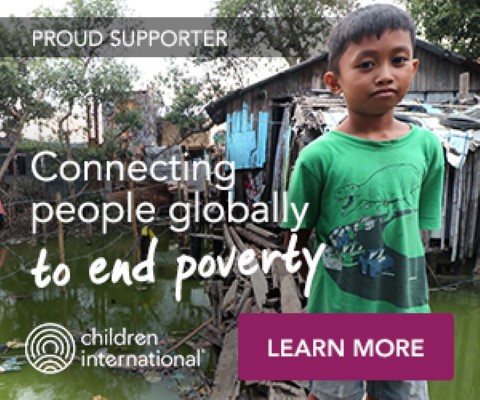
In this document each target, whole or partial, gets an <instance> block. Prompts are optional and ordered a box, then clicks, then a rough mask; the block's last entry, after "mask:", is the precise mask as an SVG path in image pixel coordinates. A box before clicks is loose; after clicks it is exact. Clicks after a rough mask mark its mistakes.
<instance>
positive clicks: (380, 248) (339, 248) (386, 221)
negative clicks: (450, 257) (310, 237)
mask: <svg viewBox="0 0 480 400" xmlns="http://www.w3.org/2000/svg"><path fill="white" fill-rule="evenodd" d="M421 176H422V174H421V171H420V170H419V169H418V168H417V167H415V166H414V165H412V164H406V163H397V164H392V165H388V166H385V167H382V168H380V169H378V170H376V171H374V172H373V173H372V174H370V175H369V176H368V177H367V179H365V180H364V181H363V182H361V183H354V182H353V181H347V182H342V183H341V185H340V187H339V188H338V189H336V190H335V192H334V199H335V201H336V202H337V203H338V204H339V213H340V215H342V216H343V217H347V218H348V217H351V218H352V219H353V222H352V223H349V224H345V225H342V226H339V227H337V228H335V229H334V230H332V231H331V232H330V233H329V236H328V238H329V245H328V247H327V249H326V250H325V252H324V254H323V258H322V259H323V265H324V266H325V268H326V271H327V272H328V274H329V275H330V276H331V278H332V279H333V280H334V281H335V282H336V283H337V285H338V286H339V287H340V288H342V290H344V291H347V292H350V293H352V294H356V295H359V296H361V297H364V298H370V297H371V298H376V299H378V300H385V301H390V302H393V303H395V304H396V305H397V306H400V307H410V306H412V304H406V302H407V300H406V299H407V298H408V296H406V295H405V293H402V292H403V291H405V288H401V287H399V285H397V284H396V282H397V279H395V278H398V279H401V281H408V282H410V284H411V286H412V287H411V289H413V290H415V287H416V286H417V285H419V287H420V286H422V285H423V284H424V282H423V276H424V274H422V273H421V272H422V269H423V268H424V260H423V256H422V257H420V256H418V257H409V256H408V255H407V254H404V253H403V251H402V248H401V246H400V248H394V247H395V246H394V245H392V244H394V243H397V242H399V241H401V242H405V243H407V244H406V246H407V247H408V246H410V247H415V244H412V245H410V243H413V241H414V240H415V239H414V238H417V236H416V235H413V234H412V235H408V234H405V235H404V236H403V237H402V238H398V237H395V234H396V232H398V231H402V230H400V229H396V225H395V224H400V225H402V227H405V226H407V227H410V226H411V227H414V226H416V224H415V221H416V218H417V217H418V214H417V211H418V210H417V204H416V201H415V199H416V198H418V195H419V193H418V191H419V190H420V185H421ZM394 177H402V179H401V180H399V181H398V185H397V186H396V187H394V188H392V186H391V185H387V187H388V188H389V189H388V190H387V189H385V186H386V185H385V182H389V181H391V180H392V179H394ZM407 230H408V229H407ZM380 281H381V285H380V283H379V282H380ZM407 290H408V289H407ZM419 301H420V300H419Z"/></svg>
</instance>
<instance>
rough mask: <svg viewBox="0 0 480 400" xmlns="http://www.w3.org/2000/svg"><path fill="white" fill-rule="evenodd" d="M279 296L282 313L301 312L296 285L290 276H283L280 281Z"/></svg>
mask: <svg viewBox="0 0 480 400" xmlns="http://www.w3.org/2000/svg"><path fill="white" fill-rule="evenodd" d="M280 295H281V298H280V304H281V310H282V313H300V312H301V311H302V304H301V302H300V298H299V297H298V291H297V284H296V283H295V281H294V279H293V276H292V275H291V274H287V275H285V276H284V277H283V278H282V280H281V281H280Z"/></svg>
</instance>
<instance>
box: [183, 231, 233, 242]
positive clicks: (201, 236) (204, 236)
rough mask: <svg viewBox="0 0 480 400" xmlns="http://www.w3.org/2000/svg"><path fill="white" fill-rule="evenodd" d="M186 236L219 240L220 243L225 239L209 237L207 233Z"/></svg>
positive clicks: (215, 236)
mask: <svg viewBox="0 0 480 400" xmlns="http://www.w3.org/2000/svg"><path fill="white" fill-rule="evenodd" d="M188 236H190V237H193V238H198V239H210V240H219V241H221V242H223V241H225V238H224V237H223V236H218V235H210V234H207V233H189V234H188Z"/></svg>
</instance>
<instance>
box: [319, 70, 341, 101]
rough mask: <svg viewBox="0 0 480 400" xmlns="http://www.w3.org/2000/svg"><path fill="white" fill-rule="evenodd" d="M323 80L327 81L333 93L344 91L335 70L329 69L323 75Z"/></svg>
mask: <svg viewBox="0 0 480 400" xmlns="http://www.w3.org/2000/svg"><path fill="white" fill-rule="evenodd" d="M323 81H324V82H325V85H327V87H328V89H329V90H330V91H331V92H332V93H333V94H337V95H338V94H340V93H341V92H342V88H341V86H340V82H339V80H338V77H337V75H336V74H335V72H332V71H327V72H326V73H325V75H324V76H323Z"/></svg>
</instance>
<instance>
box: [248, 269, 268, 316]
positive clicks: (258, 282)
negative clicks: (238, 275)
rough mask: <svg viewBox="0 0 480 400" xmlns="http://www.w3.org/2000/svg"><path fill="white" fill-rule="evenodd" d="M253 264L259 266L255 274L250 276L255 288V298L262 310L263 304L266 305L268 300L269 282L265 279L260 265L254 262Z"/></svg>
mask: <svg viewBox="0 0 480 400" xmlns="http://www.w3.org/2000/svg"><path fill="white" fill-rule="evenodd" d="M253 264H257V268H256V270H255V273H253V274H252V275H251V276H250V280H251V282H252V286H253V295H254V296H255V301H256V303H257V305H258V307H260V308H262V307H263V304H264V303H265V299H266V298H267V291H268V285H267V280H266V279H265V275H264V274H263V271H262V269H261V268H260V265H258V262H257V261H253ZM251 265H252V264H251ZM252 268H253V267H252Z"/></svg>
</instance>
